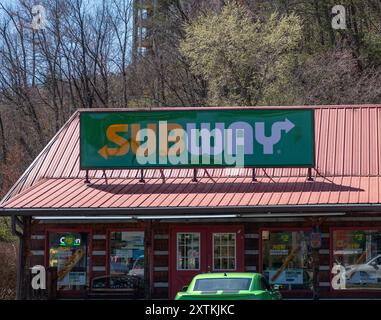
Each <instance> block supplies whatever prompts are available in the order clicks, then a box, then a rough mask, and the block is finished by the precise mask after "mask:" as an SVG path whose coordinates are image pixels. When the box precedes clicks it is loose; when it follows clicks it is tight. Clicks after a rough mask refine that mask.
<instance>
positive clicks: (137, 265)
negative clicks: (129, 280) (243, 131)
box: [128, 255, 144, 278]
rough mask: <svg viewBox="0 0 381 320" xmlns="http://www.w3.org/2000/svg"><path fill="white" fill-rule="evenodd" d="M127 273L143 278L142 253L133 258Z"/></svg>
mask: <svg viewBox="0 0 381 320" xmlns="http://www.w3.org/2000/svg"><path fill="white" fill-rule="evenodd" d="M128 275H130V276H137V277H140V278H144V255H141V256H139V257H138V258H137V259H136V260H135V262H134V264H133V266H132V269H131V270H130V271H129V272H128Z"/></svg>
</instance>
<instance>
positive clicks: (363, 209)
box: [0, 204, 381, 219]
mask: <svg viewBox="0 0 381 320" xmlns="http://www.w3.org/2000/svg"><path fill="white" fill-rule="evenodd" d="M351 212H358V213H381V204H348V205H341V204H340V205H297V206H292V205H289V206H287V205H286V206H219V207H154V208H153V207H149V208H120V207H118V208H20V209H18V208H0V215H2V216H41V217H42V216H54V217H67V216H68V217H72V216H81V217H83V216H92V217H97V216H98V217H99V216H101V217H105V216H106V217H107V216H118V217H121V216H126V217H128V216H130V217H141V218H140V219H143V217H146V218H145V219H147V217H148V216H149V217H150V219H155V218H156V217H157V216H169V217H174V218H177V217H179V216H181V215H187V216H189V215H190V216H194V217H201V216H215V215H224V216H225V217H228V216H232V217H233V216H234V217H240V218H245V217H253V216H257V217H259V216H261V217H275V215H278V216H279V215H282V216H288V217H295V216H307V215H308V216H311V215H313V216H323V215H327V214H334V215H342V214H346V213H351Z"/></svg>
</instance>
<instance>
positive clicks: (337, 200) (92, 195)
mask: <svg viewBox="0 0 381 320" xmlns="http://www.w3.org/2000/svg"><path fill="white" fill-rule="evenodd" d="M380 182H381V177H351V178H349V177H334V178H332V179H330V180H327V179H325V178H321V177H316V178H315V181H313V182H309V181H307V180H306V179H305V177H282V178H275V179H274V181H272V180H270V179H269V178H267V177H260V178H258V181H257V182H254V183H253V182H252V180H251V178H250V177H234V178H233V177H221V178H215V179H214V181H211V180H210V178H207V177H204V178H201V179H199V180H198V182H192V178H170V179H168V180H167V181H166V182H165V183H163V181H162V179H158V178H153V179H149V180H147V181H146V182H145V183H138V182H137V180H133V179H128V178H127V179H109V180H108V184H106V183H105V180H104V179H93V180H92V182H91V183H90V184H85V183H84V182H83V179H73V178H68V179H45V180H42V181H41V182H39V183H38V184H36V185H35V186H34V187H33V188H29V189H28V190H26V191H24V192H22V193H21V194H19V195H18V196H16V197H14V198H13V199H11V200H10V201H9V202H7V203H6V207H7V208H12V209H17V208H35V209H41V208H43V209H49V208H54V209H56V208H60V209H64V208H65V209H67V208H154V207H219V206H223V207H229V206H269V205H274V206H275V205H279V206H284V205H295V206H297V205H318V204H332V205H340V204H348V203H351V204H378V203H381V192H380Z"/></svg>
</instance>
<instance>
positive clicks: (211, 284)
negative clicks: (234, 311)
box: [193, 278, 251, 291]
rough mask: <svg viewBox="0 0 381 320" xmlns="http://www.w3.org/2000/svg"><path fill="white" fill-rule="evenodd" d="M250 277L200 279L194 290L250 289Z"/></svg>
mask: <svg viewBox="0 0 381 320" xmlns="http://www.w3.org/2000/svg"><path fill="white" fill-rule="evenodd" d="M250 283H251V279H250V278H215V279H198V280H196V284H195V286H194V289H193V290H194V291H217V290H225V291H226V290H232V291H238V290H249V288H250Z"/></svg>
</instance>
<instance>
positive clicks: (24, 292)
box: [19, 217, 32, 300]
mask: <svg viewBox="0 0 381 320" xmlns="http://www.w3.org/2000/svg"><path fill="white" fill-rule="evenodd" d="M31 221H32V218H31V217H23V225H24V230H23V235H22V238H21V239H20V251H21V252H20V257H21V261H20V264H19V266H20V267H21V273H22V277H21V279H20V284H21V288H20V299H22V300H28V299H31V296H32V295H31V283H30V280H31V278H30V275H31V270H30V253H31V252H30V250H31Z"/></svg>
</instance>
